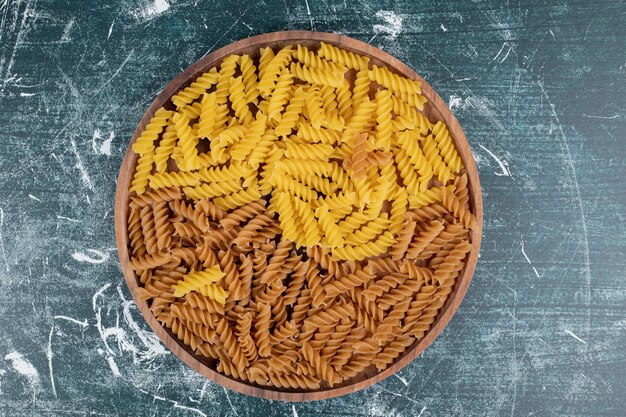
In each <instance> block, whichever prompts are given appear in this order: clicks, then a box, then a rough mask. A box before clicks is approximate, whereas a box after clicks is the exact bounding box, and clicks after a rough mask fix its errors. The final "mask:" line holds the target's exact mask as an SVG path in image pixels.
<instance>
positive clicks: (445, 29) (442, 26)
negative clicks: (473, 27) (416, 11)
mask: <svg viewBox="0 0 626 417" xmlns="http://www.w3.org/2000/svg"><path fill="white" fill-rule="evenodd" d="M440 28H441V30H443V31H444V32H447V31H448V28H447V27H445V26H444V25H443V23H442V24H441V26H440Z"/></svg>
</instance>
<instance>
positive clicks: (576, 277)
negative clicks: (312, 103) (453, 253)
mask: <svg viewBox="0 0 626 417" xmlns="http://www.w3.org/2000/svg"><path fill="white" fill-rule="evenodd" d="M165 3H167V4H169V8H167V9H166V10H163V4H165ZM307 4H308V6H309V7H308V9H309V10H310V15H309V13H307ZM157 6H158V7H157ZM216 16H224V17H222V18H217V17H216ZM311 26H314V28H315V29H316V30H320V31H327V32H337V33H341V34H345V35H348V36H352V37H355V38H357V39H360V40H362V41H365V42H368V41H369V42H370V43H371V44H372V45H374V46H377V47H380V48H382V49H383V50H385V51H387V52H389V53H390V54H392V55H394V56H396V57H398V58H399V59H400V60H402V61H403V62H406V63H407V64H408V65H409V66H410V67H412V68H413V69H414V70H415V71H416V72H418V73H419V74H420V75H422V76H423V77H424V78H425V79H426V80H427V81H428V82H429V83H430V84H431V85H432V86H433V87H434V88H435V89H436V90H437V92H439V94H440V95H441V96H442V97H443V99H444V100H445V101H446V102H447V103H448V104H449V105H451V107H452V108H453V111H454V112H455V115H456V117H457V118H458V119H459V121H460V123H461V125H462V126H463V129H464V130H465V133H466V135H467V138H468V141H469V143H470V145H471V146H472V149H473V151H474V156H475V159H476V162H477V166H478V170H479V173H480V179H481V187H482V190H483V197H484V208H485V224H484V235H483V241H482V248H481V257H480V260H479V262H478V266H477V269H476V273H475V275H474V279H473V280H472V285H471V286H470V288H469V290H468V292H467V295H466V297H465V299H464V301H463V304H462V305H461V307H460V308H459V310H458V311H457V313H456V314H455V316H454V318H453V319H452V320H451V321H450V322H449V324H448V326H447V327H446V329H445V331H443V332H442V334H441V335H440V336H439V337H438V338H437V340H436V341H435V342H434V343H433V344H432V345H431V346H430V347H429V348H428V349H427V350H426V351H425V352H424V353H423V354H422V355H420V356H419V357H418V358H417V359H416V360H415V361H413V362H411V364H409V365H408V366H407V367H405V368H404V369H403V370H402V371H400V372H399V373H398V374H397V377H391V378H388V379H386V380H384V381H382V382H380V383H378V384H376V385H373V386H371V387H369V388H367V389H365V390H363V391H360V392H358V393H355V394H352V395H347V396H343V397H340V398H335V399H330V400H325V401H321V402H313V403H301V404H289V403H282V402H272V401H268V400H262V399H254V398H250V397H247V396H244V395H240V394H237V393H234V392H232V391H230V390H227V389H226V390H225V389H223V388H221V387H219V386H218V385H216V384H213V383H211V382H207V381H206V379H205V378H204V377H202V376H200V375H198V374H197V373H196V372H195V371H193V370H190V369H189V368H188V367H187V366H186V365H184V364H183V363H182V362H181V361H180V360H179V359H178V358H176V357H174V355H171V354H169V353H168V352H167V350H166V349H165V348H164V346H163V345H162V344H161V343H160V342H159V341H158V339H157V338H156V337H155V335H154V334H153V332H152V331H151V330H150V328H149V327H148V326H147V325H145V324H144V321H143V319H142V317H141V315H140V313H139V311H138V310H137V309H136V307H135V304H134V302H133V301H132V298H131V295H130V293H129V292H128V291H127V290H126V288H125V283H124V282H123V278H122V272H121V270H120V269H119V264H118V261H117V254H116V253H115V238H114V235H113V233H112V231H113V217H112V213H113V206H112V201H113V198H114V193H115V178H116V176H117V170H118V168H119V166H120V163H121V161H122V158H123V152H124V151H125V149H126V145H127V142H128V138H129V137H131V135H132V133H133V129H134V127H135V126H136V125H137V122H138V121H139V119H140V118H141V115H142V114H143V113H144V111H145V109H146V107H147V106H148V105H149V103H150V102H151V101H152V100H153V99H154V97H156V96H157V95H158V92H159V91H160V90H161V89H162V88H163V87H164V86H165V85H166V84H167V83H168V82H169V81H170V80H171V79H173V78H174V77H175V76H176V75H177V74H178V73H179V72H180V71H182V70H183V69H184V68H186V67H188V66H189V65H190V64H191V63H192V62H195V61H196V60H197V59H199V58H200V57H202V56H203V55H204V54H205V53H207V52H212V51H213V50H216V49H217V48H219V47H221V46H223V45H226V44H229V43H231V42H233V41H235V40H237V39H242V38H245V37H247V36H250V35H256V34H260V33H264V32H273V31H277V30H296V29H303V30H310V29H311ZM442 26H443V27H442ZM625 27H626V6H625V5H624V4H623V2H620V1H615V0H612V1H585V2H582V1H574V0H562V1H559V2H544V1H527V2H510V1H509V2H507V1H504V2H499V1H498V2H496V1H481V2H473V1H469V0H467V1H459V2H434V1H408V0H400V1H396V2H387V1H382V2H374V1H372V0H366V1H364V2H356V1H349V0H347V1H346V2H345V3H344V2H343V1H338V2H332V3H331V2H328V1H325V2H324V1H314V0H308V2H305V1H298V2H287V4H285V3H284V2H281V1H276V0H264V2H258V3H256V2H254V3H253V2H241V1H240V2H237V1H235V2H221V1H218V2H205V1H198V2H197V3H196V2H183V1H180V2H176V1H174V0H168V1H159V2H155V1H152V0H138V1H130V0H117V1H111V2H108V3H106V4H104V3H102V2H95V1H85V2H67V3H66V2H47V1H38V2H35V1H34V0H28V1H27V0H22V1H4V2H3V1H1V0H0V165H1V166H2V170H1V171H0V209H1V211H0V225H1V226H0V288H1V289H2V291H0V330H1V331H2V336H0V414H2V415H11V416H14V415H15V416H20V415H26V416H31V415H37V416H39V415H66V414H68V415H72V414H76V415H82V414H87V415H89V414H101V415H139V414H142V415H143V414H147V415H168V414H169V415H173V416H192V415H206V416H226V415H228V416H231V417H232V416H241V417H244V416H257V415H277V416H289V417H291V416H293V415H294V410H295V412H296V414H297V415H298V416H299V417H304V416H312V415H328V416H337V415H346V416H371V417H379V416H381V417H382V416H389V415H392V416H395V415H399V416H404V417H406V416H418V415H420V414H421V415H422V417H426V416H468V415H488V416H499V415H505V416H511V415H513V416H524V417H526V416H528V415H532V416H540V415H541V416H543V415H550V416H557V415H564V416H589V415H594V416H622V415H623V410H624V409H625V408H626V400H625V398H626V382H625V378H624V369H625V367H626V351H625V350H624V346H625V345H626V308H625V307H624V306H625V305H626V281H625V280H624V276H625V275H626V260H625V259H624V254H625V253H626V228H625V227H624V219H626V193H625V191H624V189H625V188H624V180H623V178H624V177H625V176H626V162H625V161H626V146H625V145H624V144H625V140H626V126H625V121H624V118H625V113H626V110H625V109H626V103H625V102H624V97H625V96H626V95H625V93H626V91H625V89H626V88H625V79H624V78H625V77H626V62H624V51H625V50H626V45H625V39H626V36H625V35H626V33H625V30H626V29H624V28H625ZM444 28H445V30H444ZM109 33H110V36H109ZM109 146H110V147H109ZM109 149H110V155H109ZM522 249H523V251H522ZM526 257H527V258H528V259H526ZM533 268H535V269H536V273H535V271H534V269H533ZM68 319H74V320H76V322H74V321H71V320H68ZM573 335H575V337H574V336H573Z"/></svg>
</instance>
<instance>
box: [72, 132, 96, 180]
mask: <svg viewBox="0 0 626 417" xmlns="http://www.w3.org/2000/svg"><path fill="white" fill-rule="evenodd" d="M70 144H71V145H72V152H73V153H74V156H75V157H76V168H78V170H79V171H80V175H81V178H82V181H83V185H84V186H85V187H87V188H89V189H90V190H91V191H95V190H96V189H95V187H94V185H93V182H91V178H90V177H89V173H88V172H87V170H86V169H85V164H83V160H82V158H81V157H80V155H79V153H78V149H77V148H76V141H75V140H74V138H70Z"/></svg>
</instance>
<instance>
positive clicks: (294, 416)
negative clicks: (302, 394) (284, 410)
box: [291, 404, 300, 417]
mask: <svg viewBox="0 0 626 417" xmlns="http://www.w3.org/2000/svg"><path fill="white" fill-rule="evenodd" d="M291 411H293V417H300V416H298V412H297V411H296V406H295V405H293V404H292V405H291Z"/></svg>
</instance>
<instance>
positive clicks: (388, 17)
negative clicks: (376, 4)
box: [372, 10, 402, 40]
mask: <svg viewBox="0 0 626 417" xmlns="http://www.w3.org/2000/svg"><path fill="white" fill-rule="evenodd" d="M374 16H376V17H377V18H378V19H382V20H383V22H384V24H382V25H379V24H376V25H374V33H375V34H376V35H378V34H380V33H382V34H386V35H387V36H388V37H389V38H390V39H392V40H395V39H396V38H397V37H398V35H399V34H400V33H402V16H399V15H397V14H395V13H394V12H393V11H390V10H379V11H377V12H376V14H375V15H374ZM372 39H373V38H372Z"/></svg>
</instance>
